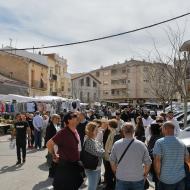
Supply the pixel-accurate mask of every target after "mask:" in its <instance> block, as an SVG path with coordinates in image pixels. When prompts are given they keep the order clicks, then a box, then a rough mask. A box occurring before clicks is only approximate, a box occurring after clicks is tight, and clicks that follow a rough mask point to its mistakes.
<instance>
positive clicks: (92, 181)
mask: <svg viewBox="0 0 190 190" xmlns="http://www.w3.org/2000/svg"><path fill="white" fill-rule="evenodd" d="M85 174H86V176H87V179H88V190H96V188H97V186H98V182H99V179H100V174H101V170H85Z"/></svg>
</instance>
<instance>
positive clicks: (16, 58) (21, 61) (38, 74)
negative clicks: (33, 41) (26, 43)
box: [0, 47, 48, 96]
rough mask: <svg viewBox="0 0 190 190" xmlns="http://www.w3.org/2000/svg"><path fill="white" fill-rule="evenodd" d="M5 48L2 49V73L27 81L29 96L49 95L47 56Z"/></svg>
mask: <svg viewBox="0 0 190 190" xmlns="http://www.w3.org/2000/svg"><path fill="white" fill-rule="evenodd" d="M5 49H6V51H5V50H4V49H1V51H0V74H3V75H4V76H6V77H8V78H9V79H13V80H17V81H21V82H23V83H25V85H26V86H27V91H28V96H45V95H48V88H47V87H48V80H47V79H48V64H47V57H45V56H42V55H40V54H34V53H30V52H28V51H23V50H16V51H15V50H11V48H9V47H6V48H5ZM7 49H10V50H7ZM7 88H8V87H7Z"/></svg>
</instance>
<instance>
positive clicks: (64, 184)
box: [47, 112, 83, 190]
mask: <svg viewBox="0 0 190 190" xmlns="http://www.w3.org/2000/svg"><path fill="white" fill-rule="evenodd" d="M78 115H79V113H77V112H68V113H67V114H66V115H65V117H64V123H65V126H66V127H64V128H63V129H62V130H61V131H59V132H58V133H57V134H56V135H55V136H54V137H53V138H51V139H50V140H49V141H48V142H47V148H48V151H49V153H51V154H52V156H53V160H54V162H57V163H58V166H57V168H56V172H55V177H54V181H53V186H54V190H63V189H64V190H65V189H68V190H71V189H72V190H78V189H79V187H80V186H81V184H82V183H83V178H82V176H81V173H80V172H81V171H80V167H79V164H78V161H79V160H80V156H79V155H80V137H79V134H78V132H77V130H76V127H77V125H78V124H79V116H78ZM55 146H57V147H58V151H57V152H55V150H54V147H55Z"/></svg>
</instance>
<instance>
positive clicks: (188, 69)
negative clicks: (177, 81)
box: [186, 68, 190, 79]
mask: <svg viewBox="0 0 190 190" xmlns="http://www.w3.org/2000/svg"><path fill="white" fill-rule="evenodd" d="M186 78H187V79H190V68H187V69H186Z"/></svg>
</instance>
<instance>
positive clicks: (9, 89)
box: [0, 74, 28, 96]
mask: <svg viewBox="0 0 190 190" xmlns="http://www.w3.org/2000/svg"><path fill="white" fill-rule="evenodd" d="M0 94H18V95H22V96H28V86H27V85H26V84H25V83H24V82H21V81H17V80H13V79H10V78H9V77H5V76H3V75H2V74H0Z"/></svg>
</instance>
